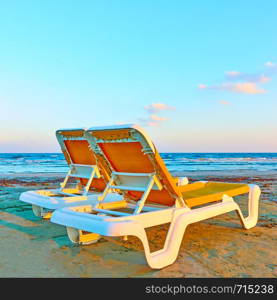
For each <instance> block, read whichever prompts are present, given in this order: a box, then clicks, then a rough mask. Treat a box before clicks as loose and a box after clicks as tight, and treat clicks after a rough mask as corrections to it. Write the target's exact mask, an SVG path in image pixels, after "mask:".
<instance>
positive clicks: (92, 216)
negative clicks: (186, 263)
mask: <svg viewBox="0 0 277 300" xmlns="http://www.w3.org/2000/svg"><path fill="white" fill-rule="evenodd" d="M85 136H86V138H87V140H88V142H89V143H90V146H91V147H92V149H93V151H94V153H95V155H96V157H97V158H98V159H99V160H100V159H102V160H105V161H107V163H108V164H109V167H110V169H111V170H112V173H111V177H110V180H109V183H108V184H107V186H106V188H105V190H104V192H103V194H102V195H101V197H99V198H98V202H97V203H95V204H94V205H83V206H79V207H78V206H76V207H66V208H61V209H58V210H56V211H55V212H54V213H53V215H52V217H51V221H52V222H54V223H57V224H60V225H64V226H67V227H69V228H71V229H72V232H74V230H75V232H78V230H84V231H87V232H91V233H94V234H98V235H102V236H110V237H117V236H123V237H126V236H128V235H132V236H136V237H138V238H139V239H140V240H141V242H142V244H143V246H144V251H145V257H146V260H147V262H148V264H149V266H150V267H151V268H154V269H159V268H163V267H165V266H167V265H170V264H172V263H173V262H174V261H175V260H176V258H177V256H178V252H179V248H180V244H181V242H182V239H183V235H184V232H185V230H186V227H187V226H188V225H189V224H191V223H195V222H198V221H202V220H205V219H208V218H211V217H214V216H217V215H220V214H224V213H227V212H230V211H236V212H237V214H238V216H239V218H240V220H241V223H242V224H243V226H244V228H246V229H249V228H251V227H253V226H255V225H256V223H257V218H258V202H259V196H260V189H259V187H258V186H257V185H253V184H249V185H248V184H239V183H221V182H204V181H199V182H194V183H191V184H186V185H183V186H178V185H177V184H176V180H174V179H173V178H172V176H171V174H170V173H169V172H168V170H167V168H166V166H165V164H164V162H163V160H162V159H161V157H160V155H159V153H158V152H157V150H156V148H155V146H154V145H153V143H152V141H151V140H150V138H149V137H148V136H147V134H146V133H145V132H144V131H143V130H142V129H141V128H139V127H138V126H131V125H120V126H111V127H94V128H90V129H89V130H87V131H86V132H85ZM114 189H117V190H120V191H121V192H122V194H123V196H122V197H124V200H125V202H124V201H123V202H122V205H118V206H117V207H116V206H113V205H110V207H108V206H105V204H104V202H103V201H105V199H106V197H107V196H108V195H110V192H112V191H113V190H114ZM242 194H249V196H248V208H249V215H248V217H246V218H244V216H243V215H242V212H241V210H240V208H239V206H238V205H237V204H236V202H235V201H234V199H233V198H232V197H234V196H238V195H242ZM165 223H170V227H169V231H168V233H167V237H166V241H165V244H164V247H163V249H161V250H159V251H155V252H150V249H149V244H148V239H147V235H146V232H145V229H146V228H148V227H152V226H156V225H161V224H165Z"/></svg>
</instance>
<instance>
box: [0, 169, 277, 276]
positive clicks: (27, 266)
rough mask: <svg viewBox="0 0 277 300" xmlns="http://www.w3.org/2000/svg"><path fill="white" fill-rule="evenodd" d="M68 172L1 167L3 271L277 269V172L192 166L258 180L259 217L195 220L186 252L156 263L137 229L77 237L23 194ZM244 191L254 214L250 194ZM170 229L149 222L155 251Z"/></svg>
mask: <svg viewBox="0 0 277 300" xmlns="http://www.w3.org/2000/svg"><path fill="white" fill-rule="evenodd" d="M177 175H178V174H177ZM250 175H251V176H250ZM62 176H63V174H50V173H49V174H36V175H34V174H31V175H30V174H29V175H28V174H24V175H23V174H22V175H20V174H17V175H1V178H0V247H1V261H0V277H277V254H276V249H277V175H276V174H270V175H268V174H263V173H261V172H260V173H252V174H249V173H245V174H240V176H238V175H237V174H224V173H222V172H221V173H220V172H219V173H213V176H207V174H205V173H199V174H196V173H194V174H188V177H189V180H190V181H191V182H192V181H196V180H203V179H205V180H217V181H229V182H245V183H255V184H258V185H259V186H260V187H261V190H262V195H261V201H260V213H259V215H260V217H259V222H258V224H257V226H256V227H255V228H253V229H250V230H244V229H243V228H242V227H241V226H240V222H239V220H238V218H237V216H236V214H235V213H228V214H225V215H221V216H218V217H216V218H212V219H209V220H206V221H203V222H199V223H195V224H192V225H190V226H189V227H188V229H187V231H186V233H185V235H184V238H183V242H182V245H181V248H180V252H179V256H178V259H177V260H176V262H175V263H174V264H172V265H170V266H168V267H166V268H164V269H162V270H152V269H150V268H149V267H148V265H147V264H146V261H145V258H144V254H143V249H142V245H141V243H140V241H139V240H138V239H136V238H135V237H129V239H128V241H123V239H121V238H106V237H103V238H101V239H100V241H99V242H98V243H97V244H94V245H89V246H77V245H73V244H71V242H70V241H69V240H68V238H67V235H66V230H65V228H64V227H62V226H59V225H56V224H53V223H50V222H49V221H47V220H41V219H39V218H37V217H35V216H34V215H33V213H32V210H31V207H30V205H28V204H26V203H23V202H21V201H19V200H18V199H19V195H20V193H22V192H23V191H27V190H32V189H46V188H54V187H57V186H58V182H60V181H61V180H62ZM236 199H237V201H238V203H239V204H240V205H241V207H242V209H243V212H244V213H245V214H246V212H247V199H246V197H237V198H236ZM167 230H168V226H167V225H163V226H158V227H153V228H150V229H148V230H147V235H148V237H149V240H150V245H151V250H152V251H153V250H158V249H160V248H161V247H162V246H163V242H164V240H165V236H166V233H167Z"/></svg>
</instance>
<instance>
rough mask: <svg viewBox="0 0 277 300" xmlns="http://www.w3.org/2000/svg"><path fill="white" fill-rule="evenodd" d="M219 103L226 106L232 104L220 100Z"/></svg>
mask: <svg viewBox="0 0 277 300" xmlns="http://www.w3.org/2000/svg"><path fill="white" fill-rule="evenodd" d="M218 103H219V104H221V105H226V106H227V105H230V104H231V103H230V102H229V101H226V100H219V101H218Z"/></svg>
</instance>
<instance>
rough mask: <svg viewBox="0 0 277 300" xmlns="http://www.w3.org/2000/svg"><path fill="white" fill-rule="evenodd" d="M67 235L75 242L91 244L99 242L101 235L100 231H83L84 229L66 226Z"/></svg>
mask: <svg viewBox="0 0 277 300" xmlns="http://www.w3.org/2000/svg"><path fill="white" fill-rule="evenodd" d="M66 231H67V235H68V238H69V239H70V241H71V242H72V243H73V244H80V245H90V244H95V243H97V242H98V241H99V240H100V238H101V235H100V234H98V233H85V234H84V233H83V232H82V230H79V229H76V228H73V227H66Z"/></svg>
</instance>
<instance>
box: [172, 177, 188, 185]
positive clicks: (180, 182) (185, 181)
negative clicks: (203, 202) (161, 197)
mask: <svg viewBox="0 0 277 300" xmlns="http://www.w3.org/2000/svg"><path fill="white" fill-rule="evenodd" d="M174 180H175V181H176V185H177V186H183V185H187V184H188V183H189V179H188V178H187V177H177V178H174Z"/></svg>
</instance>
